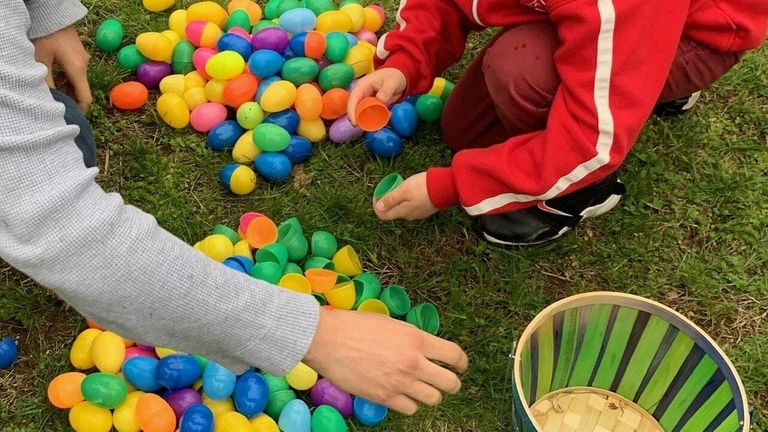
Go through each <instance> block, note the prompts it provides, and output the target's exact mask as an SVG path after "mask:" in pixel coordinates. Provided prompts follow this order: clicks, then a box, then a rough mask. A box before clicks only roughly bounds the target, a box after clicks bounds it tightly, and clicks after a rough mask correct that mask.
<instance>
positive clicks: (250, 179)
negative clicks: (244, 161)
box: [219, 163, 256, 195]
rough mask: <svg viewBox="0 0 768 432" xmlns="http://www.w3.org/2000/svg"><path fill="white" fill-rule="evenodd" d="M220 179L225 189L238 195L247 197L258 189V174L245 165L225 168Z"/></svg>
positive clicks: (231, 165) (230, 165) (232, 165)
mask: <svg viewBox="0 0 768 432" xmlns="http://www.w3.org/2000/svg"><path fill="white" fill-rule="evenodd" d="M219 179H220V180H221V184H222V186H223V187H224V188H226V189H228V190H230V191H231V192H232V193H234V194H236V195H247V194H249V193H251V192H253V190H254V189H256V173H254V172H253V170H252V169H251V168H249V167H247V166H245V165H240V164H236V163H235V164H229V165H227V166H225V167H224V168H222V170H221V172H220V174H219Z"/></svg>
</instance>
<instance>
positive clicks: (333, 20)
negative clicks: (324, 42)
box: [315, 10, 352, 34]
mask: <svg viewBox="0 0 768 432" xmlns="http://www.w3.org/2000/svg"><path fill="white" fill-rule="evenodd" d="M351 29H352V18H350V17H349V15H347V14H345V13H344V12H341V11H337V10H331V11H326V12H323V13H321V14H320V16H318V17H317V25H316V26H315V30H317V31H319V32H321V33H326V34H327V33H330V32H334V31H337V32H342V33H348V32H349V31H350V30H351Z"/></svg>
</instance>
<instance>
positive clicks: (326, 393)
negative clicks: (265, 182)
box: [310, 378, 353, 418]
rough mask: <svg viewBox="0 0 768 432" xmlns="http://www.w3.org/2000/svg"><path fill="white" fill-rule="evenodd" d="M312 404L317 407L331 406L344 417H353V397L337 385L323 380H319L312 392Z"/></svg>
mask: <svg viewBox="0 0 768 432" xmlns="http://www.w3.org/2000/svg"><path fill="white" fill-rule="evenodd" d="M310 397H311V398H312V404H313V405H315V406H320V405H330V406H332V407H334V408H336V410H337V411H339V413H340V414H341V415H342V416H343V417H344V418H348V417H349V416H351V415H352V411H353V407H352V395H350V394H349V393H347V392H345V391H344V390H342V389H340V388H338V387H336V385H335V384H333V383H332V382H330V381H328V380H327V379H325V378H323V379H321V380H319V381H318V382H317V383H316V384H315V385H314V386H313V387H312V390H311V392H310Z"/></svg>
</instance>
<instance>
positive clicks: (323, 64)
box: [317, 57, 331, 70]
mask: <svg viewBox="0 0 768 432" xmlns="http://www.w3.org/2000/svg"><path fill="white" fill-rule="evenodd" d="M330 64H331V61H330V60H328V59H327V58H325V57H320V60H318V61H317V67H318V68H319V69H320V70H323V69H324V68H325V67H326V66H328V65H330Z"/></svg>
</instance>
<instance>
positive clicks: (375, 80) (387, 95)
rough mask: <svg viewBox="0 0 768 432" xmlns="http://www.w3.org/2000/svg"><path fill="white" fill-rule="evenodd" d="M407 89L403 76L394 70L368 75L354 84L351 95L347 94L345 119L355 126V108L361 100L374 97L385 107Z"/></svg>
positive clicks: (381, 70) (389, 69)
mask: <svg viewBox="0 0 768 432" xmlns="http://www.w3.org/2000/svg"><path fill="white" fill-rule="evenodd" d="M407 87H408V83H407V82H406V81H405V75H403V73H402V72H400V71H399V70H397V69H394V68H384V69H379V70H377V71H375V72H374V73H372V74H370V75H366V76H364V77H362V78H360V79H359V80H358V81H357V83H356V84H355V88H353V89H352V93H350V94H349V100H348V102H347V117H349V121H350V122H351V123H352V124H353V125H356V124H357V118H356V117H355V108H356V107H357V104H358V102H360V100H361V99H362V98H364V97H367V96H374V95H375V96H376V99H378V100H380V101H381V102H382V103H383V104H385V105H389V104H390V103H392V102H394V101H396V100H398V99H400V97H401V96H402V95H403V92H405V89H406V88H407Z"/></svg>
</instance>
